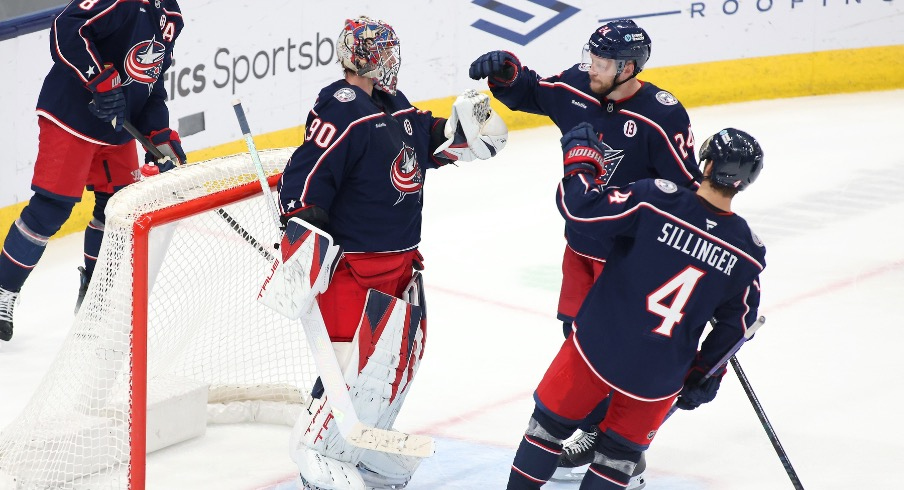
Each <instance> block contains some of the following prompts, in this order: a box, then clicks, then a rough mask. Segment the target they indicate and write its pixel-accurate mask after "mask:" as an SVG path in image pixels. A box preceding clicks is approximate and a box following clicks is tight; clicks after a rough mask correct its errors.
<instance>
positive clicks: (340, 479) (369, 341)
mask: <svg viewBox="0 0 904 490" xmlns="http://www.w3.org/2000/svg"><path fill="white" fill-rule="evenodd" d="M280 248H281V252H282V259H283V261H284V263H282V264H280V261H276V263H275V264H274V267H273V269H272V271H271V274H270V275H269V277H268V278H267V279H266V280H265V283H264V285H263V287H262V288H261V294H260V296H259V299H260V301H261V302H263V303H264V304H266V305H268V306H270V307H271V308H273V309H275V310H276V311H279V312H280V313H282V314H283V315H286V316H289V317H291V318H299V317H300V318H301V319H302V322H303V324H304V327H305V333H306V335H307V336H308V341H309V343H310V344H311V347H312V350H314V351H315V352H314V354H315V358H316V360H317V367H318V372H319V374H320V375H321V379H322V380H323V382H322V383H321V382H320V381H318V383H317V385H316V386H315V389H314V392H313V393H312V395H313V397H312V398H313V399H312V403H311V405H310V406H309V407H308V409H307V410H305V411H303V412H302V414H301V415H300V416H299V419H298V421H297V422H296V425H295V428H294V430H293V435H292V440H291V456H292V459H293V460H294V461H295V462H296V463H297V464H298V466H299V472H300V475H301V478H302V480H303V482H302V483H303V484H304V485H306V487H305V488H315V489H331V488H352V489H364V488H365V485H366V487H368V488H380V487H384V488H402V487H403V486H404V485H405V484H407V482H408V480H409V479H410V477H411V474H412V473H413V472H414V470H415V469H416V468H417V466H418V464H419V462H420V457H422V456H426V455H429V454H431V453H432V440H431V439H430V438H428V437H425V436H416V435H407V434H403V433H399V432H396V431H391V430H390V429H391V428H392V425H393V423H394V421H395V418H396V416H397V415H398V413H399V410H400V409H401V406H402V404H403V403H404V399H405V397H406V396H407V393H408V389H409V387H410V384H411V381H412V379H413V378H414V375H415V374H416V372H417V368H418V365H419V363H420V360H421V357H422V355H423V347H424V340H425V327H426V321H425V315H424V297H423V288H422V281H421V276H420V273H418V272H413V271H412V264H416V265H417V266H418V267H419V264H420V258H419V254H418V253H417V252H416V251H412V252H410V253H402V254H350V256H343V255H342V254H341V250H340V249H339V248H338V247H337V246H335V245H333V244H332V239H331V238H330V237H329V235H328V234H326V233H324V232H323V231H321V230H319V229H317V228H316V227H314V226H312V225H310V224H309V223H307V222H305V221H302V220H300V219H298V218H293V219H291V220H290V221H289V222H288V225H287V228H286V234H285V237H284V239H283V241H282V243H281V247H280ZM388 258H389V259H392V260H386V259H388ZM336 264H338V267H337V266H336ZM334 271H336V272H335V274H334ZM331 280H332V283H331ZM328 286H329V287H328ZM318 294H320V296H319V298H317V295H318ZM359 296H360V298H359ZM315 298H317V301H315ZM321 309H322V310H323V311H324V313H323V314H321ZM324 320H326V321H324ZM350 322H351V324H352V327H351V328H349V324H350ZM326 325H329V328H327V326H326ZM327 330H328V331H329V332H328V333H329V338H327ZM330 341H332V342H333V343H332V347H333V349H330V348H326V349H324V348H322V347H323V346H325V345H329V344H328V342H330ZM331 376H335V377H334V378H331ZM343 385H344V386H343ZM345 386H347V387H348V391H345V390H342V388H344V387H345ZM337 387H338V389H337ZM331 388H332V389H331ZM324 389H325V393H324ZM351 421H353V422H351ZM362 428H364V430H361V429H362ZM374 449H376V450H377V451H374ZM387 451H389V452H387ZM399 453H400V454H399Z"/></svg>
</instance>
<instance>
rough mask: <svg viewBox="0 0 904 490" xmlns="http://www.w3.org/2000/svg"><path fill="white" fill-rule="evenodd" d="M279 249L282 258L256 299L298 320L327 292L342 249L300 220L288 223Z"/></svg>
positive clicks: (322, 233)
mask: <svg viewBox="0 0 904 490" xmlns="http://www.w3.org/2000/svg"><path fill="white" fill-rule="evenodd" d="M279 249H280V255H281V256H280V257H279V258H277V259H276V260H274V262H273V265H272V267H271V268H270V275H269V276H268V277H267V278H266V279H265V280H264V283H263V285H261V289H260V292H259V293H258V295H257V299H258V301H260V302H261V303H263V304H264V305H266V306H268V307H270V308H272V309H273V310H276V311H277V312H279V313H280V314H282V315H284V316H286V317H288V318H292V319H295V318H299V317H300V316H301V313H302V312H303V311H306V310H308V309H309V308H310V305H311V303H312V302H313V301H314V298H315V297H316V296H317V295H318V294H320V293H322V292H323V291H326V288H327V287H328V286H329V283H330V280H331V279H332V278H333V272H334V271H335V268H336V263H337V262H339V259H340V258H341V257H342V249H341V248H340V247H339V246H338V245H335V244H333V237H331V236H330V235H329V234H328V233H326V232H325V231H323V230H321V229H319V228H317V227H316V226H314V225H312V224H310V223H308V222H307V221H304V220H302V219H300V218H292V219H290V220H289V222H288V223H287V224H286V232H285V234H284V235H283V238H282V241H281V242H280V245H279Z"/></svg>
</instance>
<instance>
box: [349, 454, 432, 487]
mask: <svg viewBox="0 0 904 490" xmlns="http://www.w3.org/2000/svg"><path fill="white" fill-rule="evenodd" d="M420 464H421V458H415V457H412V456H405V455H402V454H391V453H384V452H381V451H369V450H364V453H362V454H361V461H360V462H358V470H359V471H360V473H361V477H362V479H363V480H364V483H365V484H366V485H367V488H368V489H371V488H373V489H383V488H385V489H393V490H398V489H401V488H405V486H406V485H407V484H408V482H409V481H411V475H413V474H414V472H415V470H417V467H418V466H420Z"/></svg>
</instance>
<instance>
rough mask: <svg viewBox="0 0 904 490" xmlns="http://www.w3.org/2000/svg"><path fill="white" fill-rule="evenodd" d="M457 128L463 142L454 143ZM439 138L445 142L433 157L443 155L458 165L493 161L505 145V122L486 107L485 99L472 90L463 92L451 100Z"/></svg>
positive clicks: (487, 100)
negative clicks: (448, 112)
mask: <svg viewBox="0 0 904 490" xmlns="http://www.w3.org/2000/svg"><path fill="white" fill-rule="evenodd" d="M459 128H460V130H461V133H462V134H464V137H465V141H456V139H460V137H459V138H456V132H457V131H458V130H459ZM443 134H445V136H446V138H448V139H447V140H446V141H445V142H444V143H443V144H442V145H440V146H439V147H438V148H437V149H436V151H435V152H434V154H435V155H438V154H440V153H443V152H445V154H446V156H449V157H451V158H453V159H456V160H458V161H462V162H470V161H473V160H475V159H480V160H486V159H487V158H490V157H493V156H495V155H496V154H497V153H498V152H500V151H502V149H503V148H505V144H506V143H507V142H508V126H506V124H505V121H503V120H502V118H501V117H499V114H497V113H496V111H494V110H493V109H492V108H491V107H490V98H489V96H487V95H486V94H482V93H480V92H477V91H476V90H467V91H465V92H464V93H463V94H461V95H459V96H458V98H457V99H455V102H454V103H453V104H452V113H451V115H450V116H449V119H448V120H447V121H446V126H445V128H443Z"/></svg>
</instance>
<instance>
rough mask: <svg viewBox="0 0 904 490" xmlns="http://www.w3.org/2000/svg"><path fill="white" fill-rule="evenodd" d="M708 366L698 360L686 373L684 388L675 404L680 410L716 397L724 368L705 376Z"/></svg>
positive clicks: (696, 405) (693, 407)
mask: <svg viewBox="0 0 904 490" xmlns="http://www.w3.org/2000/svg"><path fill="white" fill-rule="evenodd" d="M709 369H710V368H709V367H707V366H704V365H702V364H700V363H699V358H698V361H697V362H695V363H694V367H692V368H691V370H690V372H689V373H687V377H686V378H685V379H684V388H681V393H679V394H678V401H677V403H675V405H676V406H677V407H678V408H680V409H681V410H693V409H695V408H697V407H699V406H700V405H703V404H704V403H709V402H711V401H713V400H715V399H716V393H717V392H718V391H719V385H720V384H721V383H722V376H725V368H724V367H723V368H722V369H720V370H717V371H716V372H715V373H713V375H712V376H710V377H709V378H706V373H707V372H708V371H709Z"/></svg>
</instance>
